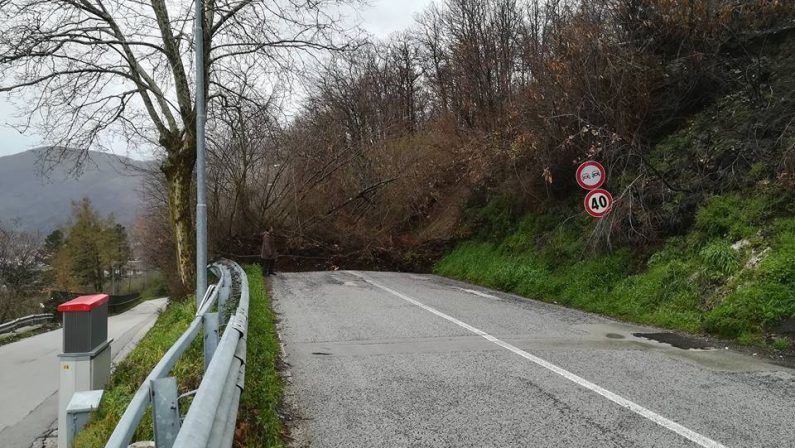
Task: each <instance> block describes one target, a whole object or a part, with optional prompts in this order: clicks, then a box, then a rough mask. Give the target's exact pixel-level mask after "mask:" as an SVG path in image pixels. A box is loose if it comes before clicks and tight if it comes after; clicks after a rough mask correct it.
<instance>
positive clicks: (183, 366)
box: [75, 266, 283, 448]
mask: <svg viewBox="0 0 795 448" xmlns="http://www.w3.org/2000/svg"><path fill="white" fill-rule="evenodd" d="M246 273H247V274H248V278H249V290H250V300H251V303H250V313H249V333H250V334H256V335H257V337H252V338H249V339H248V347H247V365H246V370H247V373H248V374H247V375H246V385H245V389H244V391H243V395H242V396H241V401H240V414H239V415H238V430H237V435H236V438H237V443H238V446H244V447H280V446H283V443H282V432H283V429H282V422H281V420H280V419H279V414H278V412H277V408H278V406H279V403H280V402H281V397H282V386H281V382H280V378H279V374H278V371H277V368H276V363H277V360H278V356H279V339H278V336H277V334H276V325H275V322H276V321H275V317H274V314H273V311H271V308H270V302H269V300H268V297H267V293H266V291H265V285H264V281H263V277H262V271H261V270H260V268H259V267H258V266H247V267H246ZM195 312H196V306H195V303H194V301H193V300H187V301H184V302H172V303H170V304H169V306H168V308H166V310H165V311H164V312H163V313H162V314H161V315H160V317H159V318H158V320H157V323H156V324H155V326H154V327H153V328H152V330H151V331H149V333H148V334H147V335H146V336H145V337H144V338H143V340H141V342H140V344H138V346H137V347H136V348H135V349H134V350H133V351H132V352H131V353H130V355H129V356H128V357H127V358H126V359H125V360H124V361H123V362H121V363H120V364H119V366H118V367H117V368H116V370H115V372H114V373H113V375H112V377H111V381H110V384H109V386H108V389H107V390H106V391H105V395H104V397H103V398H102V403H101V405H100V408H99V410H98V411H97V413H96V414H95V415H94V417H93V419H92V421H91V423H90V424H89V425H88V426H87V427H86V430H85V431H83V432H82V433H81V434H80V436H79V437H78V438H77V439H76V440H75V447H76V448H81V447H91V448H94V447H102V446H104V445H105V441H106V440H107V439H108V437H109V436H110V434H111V432H113V428H114V427H115V426H116V423H117V422H118V420H119V418H121V415H122V414H123V413H124V410H125V409H126V407H127V405H128V404H129V403H130V400H131V399H132V397H133V395H134V394H135V391H136V390H138V387H140V385H141V384H142V383H143V381H144V379H145V378H146V376H147V375H148V374H149V372H150V371H151V370H152V368H153V367H154V366H155V364H157V362H158V361H159V360H160V359H161V358H162V357H163V355H164V354H165V352H166V351H167V350H168V349H169V348H170V347H171V345H172V344H173V343H174V341H176V340H177V338H178V337H179V336H180V335H181V334H182V333H183V332H184V331H185V330H186V329H187V328H188V326H189V325H190V322H191V321H192V320H193V317H194V315H195ZM202 359H203V358H202V342H201V338H197V339H196V340H195V341H194V342H193V344H192V345H191V346H190V348H189V349H188V350H187V351H186V352H185V354H183V356H182V357H181V358H180V360H179V361H178V362H177V365H176V366H175V367H174V370H173V371H172V375H173V376H175V377H176V378H177V382H178V386H179V393H185V392H188V391H190V390H195V389H196V388H197V387H198V385H199V383H200V382H201V375H202V370H203V365H202V364H203V360H202ZM188 404H189V401H186V402H183V403H181V406H185V407H186V408H187V405H188ZM135 440H153V434H152V415H151V411H148V412H147V414H146V416H145V417H144V419H143V421H142V422H141V425H140V426H139V428H138V431H137V432H136V435H135Z"/></svg>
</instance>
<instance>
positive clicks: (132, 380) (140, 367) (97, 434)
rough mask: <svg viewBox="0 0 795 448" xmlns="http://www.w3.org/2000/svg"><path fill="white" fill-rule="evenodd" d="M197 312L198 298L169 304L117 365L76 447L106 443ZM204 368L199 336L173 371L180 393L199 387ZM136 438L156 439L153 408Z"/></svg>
mask: <svg viewBox="0 0 795 448" xmlns="http://www.w3.org/2000/svg"><path fill="white" fill-rule="evenodd" d="M195 313H196V305H195V303H194V300H187V301H185V302H179V303H173V302H172V303H170V304H169V306H168V308H166V310H165V311H164V312H163V313H162V314H161V315H160V317H158V319H157V323H155V326H154V327H152V329H151V330H150V331H149V333H148V334H147V335H146V336H145V337H144V338H143V339H142V340H141V342H140V343H139V344H138V346H137V347H136V348H135V349H134V350H133V351H132V352H131V353H130V354H129V355H128V356H127V358H126V359H125V360H124V361H122V362H121V363H120V364H119V365H118V366H117V367H116V370H115V371H114V372H113V375H112V376H111V379H110V384H109V385H108V387H107V390H106V391H105V395H104V396H103V397H102V403H101V404H100V407H99V410H98V411H97V412H96V414H95V415H94V416H93V418H92V421H91V422H90V423H89V425H88V426H87V427H86V429H85V430H84V431H83V432H82V433H80V435H79V436H78V437H77V438H76V439H75V445H74V446H75V448H81V447H83V448H88V447H91V448H96V447H102V446H105V442H106V441H107V439H108V437H110V434H111V433H112V432H113V428H114V427H115V426H116V423H117V422H118V421H119V418H121V415H122V414H123V413H124V410H125V409H126V408H127V405H128V404H129V403H130V400H131V399H132V397H133V395H134V394H135V391H136V390H138V387H140V386H141V384H142V383H143V381H144V379H145V378H146V376H147V375H148V374H149V372H151V370H152V368H153V367H154V366H155V364H157V362H158V361H160V358H162V357H163V355H164V354H165V353H166V351H167V350H168V349H169V348H170V347H171V345H172V344H174V341H176V340H177V338H178V337H179V336H180V335H181V334H182V333H183V332H184V331H185V330H186V329H187V328H188V326H189V325H190V322H191V321H192V320H193V317H194V316H195ZM202 370H203V360H202V341H201V338H196V340H195V341H194V342H193V344H191V346H190V347H189V348H188V350H187V351H186V352H185V353H184V354H183V355H182V357H181V358H180V360H179V361H178V362H177V364H176V366H175V367H174V370H172V375H174V376H175V377H176V378H177V382H178V386H179V393H185V392H188V391H190V390H194V389H196V388H197V387H198V385H199V382H200V381H201V375H202ZM134 440H154V439H153V434H152V413H151V410H150V411H148V412H147V413H146V415H145V416H144V419H143V421H142V422H141V425H140V426H139V427H138V431H137V432H136V434H135V439H134Z"/></svg>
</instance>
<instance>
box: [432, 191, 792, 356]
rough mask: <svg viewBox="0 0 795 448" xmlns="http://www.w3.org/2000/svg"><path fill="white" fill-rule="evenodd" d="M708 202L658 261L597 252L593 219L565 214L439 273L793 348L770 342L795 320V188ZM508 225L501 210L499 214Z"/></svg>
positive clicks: (540, 218)
mask: <svg viewBox="0 0 795 448" xmlns="http://www.w3.org/2000/svg"><path fill="white" fill-rule="evenodd" d="M755 191H756V192H755V193H748V194H726V195H722V196H716V197H713V198H711V199H710V200H708V201H706V203H704V204H703V206H702V207H700V208H699V209H698V211H697V212H696V214H695V222H694V224H693V226H692V228H691V230H690V231H689V232H688V233H686V234H685V235H682V236H675V237H671V238H669V239H668V240H667V241H666V243H665V244H664V245H663V246H662V247H661V248H659V250H656V251H652V253H651V255H650V256H645V255H643V256H641V255H635V254H633V253H631V252H630V251H629V250H627V249H614V250H613V251H612V252H610V253H607V254H604V253H603V254H597V253H595V252H594V251H592V250H589V244H588V242H589V241H588V238H589V236H590V235H591V234H592V229H593V225H594V222H593V221H590V220H587V219H582V218H581V217H580V218H576V219H565V216H564V215H563V213H562V212H560V211H551V212H548V213H546V214H544V215H530V216H527V217H526V218H524V219H523V220H522V221H521V222H520V223H519V224H518V226H516V227H515V229H514V231H513V233H511V234H509V235H508V236H506V237H504V238H494V239H491V240H485V239H482V238H481V239H480V240H474V241H468V242H464V243H462V244H460V245H459V246H458V247H457V248H456V249H455V250H453V251H452V252H451V253H450V254H449V255H447V256H446V257H445V258H443V259H442V260H440V261H439V262H438V263H437V265H436V267H435V271H436V272H437V273H439V274H441V275H446V276H450V277H454V278H458V279H461V280H466V281H470V282H474V283H478V284H482V285H485V286H489V287H493V288H497V289H501V290H504V291H510V292H514V293H517V294H520V295H523V296H526V297H530V298H533V299H539V300H545V301H550V302H555V303H560V304H563V305H566V306H571V307H575V308H580V309H583V310H586V311H592V312H597V313H602V314H607V315H610V316H614V317H617V318H620V319H626V320H631V321H636V322H640V323H644V324H651V325H658V326H662V327H667V328H672V329H678V330H684V331H689V332H708V333H712V334H716V335H720V336H723V337H729V338H734V339H736V340H737V341H738V342H740V343H743V344H756V345H759V344H763V343H766V342H767V343H769V345H770V346H771V347H773V348H775V349H785V348H788V347H789V346H790V345H791V342H790V341H789V340H788V339H786V338H783V337H775V338H773V337H770V338H768V336H769V334H770V332H771V331H772V328H773V327H774V326H775V324H776V323H777V322H778V321H780V320H781V319H784V318H788V317H791V316H793V315H795V212H794V210H793V206H792V204H793V200H792V199H793V198H792V193H791V192H786V191H780V190H775V189H772V188H770V189H768V190H767V191H765V190H764V189H761V190H760V189H758V188H757V189H756V190H755ZM494 215H495V216H497V217H498V218H499V221H500V222H499V223H497V224H499V225H502V222H501V221H502V218H501V216H502V214H500V213H495V214H494Z"/></svg>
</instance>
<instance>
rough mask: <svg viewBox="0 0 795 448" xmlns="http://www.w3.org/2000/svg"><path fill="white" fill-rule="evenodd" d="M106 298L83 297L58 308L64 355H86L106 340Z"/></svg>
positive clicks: (102, 296) (104, 295) (98, 296)
mask: <svg viewBox="0 0 795 448" xmlns="http://www.w3.org/2000/svg"><path fill="white" fill-rule="evenodd" d="M108 298H109V297H108V295H107V294H96V295H93V296H83V297H78V298H77V299H75V300H72V301H70V302H66V303H64V304H63V305H61V306H59V307H58V311H60V312H62V313H63V352H64V353H88V352H91V351H93V350H94V349H96V348H97V347H99V346H100V345H102V344H103V343H104V342H105V341H107V340H108Z"/></svg>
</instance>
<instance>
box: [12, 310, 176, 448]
mask: <svg viewBox="0 0 795 448" xmlns="http://www.w3.org/2000/svg"><path fill="white" fill-rule="evenodd" d="M165 304H166V299H158V300H150V301H147V302H143V303H141V304H140V305H138V306H136V307H135V308H133V309H131V310H129V311H127V312H125V313H122V314H119V315H116V316H111V317H110V318H109V319H108V337H110V338H113V342H112V344H111V353H112V354H113V357H114V358H113V359H114V361H116V362H118V361H119V360H120V359H121V358H122V357H123V356H124V355H126V354H127V353H128V352H129V350H130V349H131V348H132V347H133V346H134V345H135V343H137V341H138V340H140V338H141V337H143V335H144V334H145V332H146V331H147V330H148V328H150V327H151V325H152V324H153V323H154V321H155V319H156V317H157V314H158V313H159V311H160V310H161V309H162V308H163V307H164V306H165ZM62 338H63V336H62V331H61V330H55V331H50V332H48V333H43V334H40V335H36V336H32V337H29V338H27V339H23V340H21V341H17V342H14V343H11V344H7V345H4V346H2V347H0V386H2V387H0V447H2V448H18V447H19V448H27V447H29V446H30V444H31V443H32V442H33V440H34V439H35V438H37V437H38V436H40V435H41V434H42V433H43V432H45V431H47V430H48V429H49V428H50V427H52V425H53V423H54V421H55V420H56V419H57V417H58V415H57V413H58V410H57V408H58V371H59V369H58V354H60V353H61V351H62V350H61V349H62Z"/></svg>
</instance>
